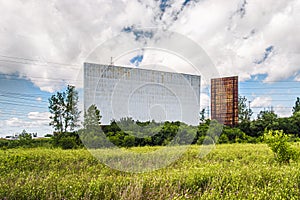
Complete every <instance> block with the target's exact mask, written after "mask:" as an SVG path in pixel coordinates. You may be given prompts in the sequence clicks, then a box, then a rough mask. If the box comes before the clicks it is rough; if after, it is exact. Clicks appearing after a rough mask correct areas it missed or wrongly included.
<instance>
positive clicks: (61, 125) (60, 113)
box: [49, 85, 80, 133]
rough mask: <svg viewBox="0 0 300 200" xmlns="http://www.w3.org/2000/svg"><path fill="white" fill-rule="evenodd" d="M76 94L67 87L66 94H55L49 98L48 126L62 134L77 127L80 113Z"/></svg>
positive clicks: (72, 89) (69, 86)
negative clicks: (49, 114) (49, 120)
mask: <svg viewBox="0 0 300 200" xmlns="http://www.w3.org/2000/svg"><path fill="white" fill-rule="evenodd" d="M77 104H78V92H77V91H76V90H75V86H71V85H68V87H67V90H66V92H57V93H56V94H54V95H52V96H51V98H49V111H50V113H51V114H52V115H51V116H50V119H51V122H50V124H49V125H50V126H52V127H53V128H54V130H55V131H57V132H60V133H63V132H67V131H73V130H74V129H75V128H76V127H78V126H79V124H78V122H79V116H80V111H79V110H78V108H77Z"/></svg>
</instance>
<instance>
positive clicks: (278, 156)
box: [264, 130, 299, 163]
mask: <svg viewBox="0 0 300 200" xmlns="http://www.w3.org/2000/svg"><path fill="white" fill-rule="evenodd" d="M288 140H289V136H288V135H286V134H284V133H283V131H278V130H275V131H273V130H270V131H268V132H266V133H265V134H264V141H265V142H266V143H267V144H268V146H269V147H270V148H271V150H272V151H273V152H274V154H275V160H277V161H278V162H279V163H290V160H294V161H296V160H297V159H298V157H299V153H298V152H297V151H296V150H295V149H294V148H293V147H292V146H291V145H290V143H289V142H288Z"/></svg>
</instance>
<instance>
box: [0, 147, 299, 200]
mask: <svg viewBox="0 0 300 200" xmlns="http://www.w3.org/2000/svg"><path fill="white" fill-rule="evenodd" d="M293 147H294V148H296V149H297V150H298V151H299V150H300V145H299V143H293ZM157 148H159V147H134V148H129V149H123V150H124V151H134V152H137V153H143V152H145V151H154V150H156V149H157ZM99 151H102V153H103V154H104V155H105V156H110V155H113V152H114V149H108V150H107V149H106V150H105V149H101V150H99ZM137 163H138V162H137ZM299 180H300V162H291V163H290V164H289V165H278V164H277V162H275V161H274V155H273V153H272V151H270V150H269V148H268V146H267V145H266V144H222V145H217V146H216V148H215V149H214V150H212V151H211V152H210V153H209V154H208V155H207V156H205V157H203V158H201V157H199V146H198V145H193V146H191V147H190V148H189V149H188V151H187V152H186V153H185V154H184V155H183V156H182V157H181V158H180V159H179V160H176V161H175V162H174V163H172V164H171V165H169V166H166V167H165V168H162V169H159V170H156V171H153V172H149V173H126V172H121V171H117V170H114V169H111V168H109V167H107V166H106V165H105V164H103V163H101V162H99V161H98V160H96V159H95V158H94V157H93V156H92V155H91V154H90V153H89V152H88V151H87V150H84V149H76V150H62V149H57V148H55V149H44V148H43V149H41V148H34V149H9V150H5V151H0V184H1V187H0V199H49V200H51V199H154V200H155V199H205V200H206V199H299V196H300V182H299Z"/></svg>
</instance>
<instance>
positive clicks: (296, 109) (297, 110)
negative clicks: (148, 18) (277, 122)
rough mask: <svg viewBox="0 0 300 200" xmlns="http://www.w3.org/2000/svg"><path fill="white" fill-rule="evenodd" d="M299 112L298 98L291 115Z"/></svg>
mask: <svg viewBox="0 0 300 200" xmlns="http://www.w3.org/2000/svg"><path fill="white" fill-rule="evenodd" d="M299 111H300V98H299V97H297V100H296V102H295V106H294V107H293V115H294V114H295V113H296V112H299Z"/></svg>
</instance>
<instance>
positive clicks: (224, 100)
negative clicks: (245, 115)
mask: <svg viewBox="0 0 300 200" xmlns="http://www.w3.org/2000/svg"><path fill="white" fill-rule="evenodd" d="M238 113H239V112H238V76H233V77H224V78H215V79H211V119H215V120H217V121H219V122H220V123H222V124H224V125H227V126H231V127H234V126H236V125H237V124H238Z"/></svg>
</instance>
